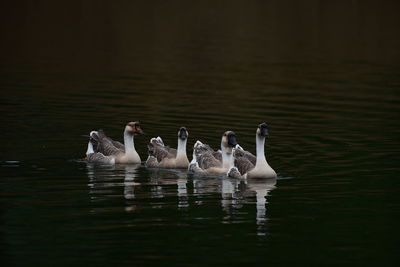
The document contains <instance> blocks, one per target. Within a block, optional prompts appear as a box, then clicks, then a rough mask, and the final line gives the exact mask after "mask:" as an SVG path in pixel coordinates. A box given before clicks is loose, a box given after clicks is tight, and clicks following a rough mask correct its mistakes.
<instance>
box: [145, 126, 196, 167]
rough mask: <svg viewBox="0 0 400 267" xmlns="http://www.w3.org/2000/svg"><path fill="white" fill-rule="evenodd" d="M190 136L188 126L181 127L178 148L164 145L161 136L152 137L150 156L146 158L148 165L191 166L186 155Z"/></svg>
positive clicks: (149, 149) (149, 147) (149, 148)
mask: <svg viewBox="0 0 400 267" xmlns="http://www.w3.org/2000/svg"><path fill="white" fill-rule="evenodd" d="M188 136H189V134H188V132H187V131H186V128H184V127H181V128H180V129H179V131H178V148H177V149H174V148H170V147H168V146H166V145H164V142H163V141H162V139H161V137H157V138H152V139H151V140H150V143H149V145H148V152H149V157H148V158H147V160H146V164H145V165H146V167H152V168H177V169H187V167H188V166H189V160H188V158H187V155H186V143H187V138H188Z"/></svg>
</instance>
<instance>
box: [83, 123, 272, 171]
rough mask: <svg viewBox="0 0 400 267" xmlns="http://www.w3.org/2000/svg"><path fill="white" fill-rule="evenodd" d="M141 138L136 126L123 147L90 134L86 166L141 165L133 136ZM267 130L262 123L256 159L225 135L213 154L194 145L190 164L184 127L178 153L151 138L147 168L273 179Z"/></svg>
mask: <svg viewBox="0 0 400 267" xmlns="http://www.w3.org/2000/svg"><path fill="white" fill-rule="evenodd" d="M142 134H144V133H143V131H142V129H141V128H140V124H139V122H129V123H128V124H127V125H126V126H125V130H124V144H122V143H120V142H118V141H114V140H112V139H111V138H109V137H107V136H106V135H105V133H104V132H103V131H102V130H98V131H92V132H90V134H89V143H88V147H87V151H86V158H85V160H87V161H88V162H94V163H102V164H129V163H136V164H140V163H141V159H140V156H139V154H138V153H137V152H136V149H135V142H134V136H135V135H142ZM267 136H268V126H267V124H266V123H261V124H260V125H258V127H257V131H256V152H257V153H256V156H254V155H253V154H252V153H250V152H248V151H246V150H244V149H243V148H242V147H241V146H240V145H239V144H238V143H237V142H236V135H235V133H234V132H232V131H226V132H225V133H224V134H223V136H222V138H221V149H220V150H217V151H215V150H213V149H212V148H211V147H210V146H209V145H207V144H203V143H202V142H200V141H197V142H196V143H195V144H194V147H193V159H192V161H191V162H189V160H188V157H187V155H186V143H187V139H188V137H189V133H188V131H187V130H186V128H185V127H181V128H180V129H179V131H178V147H177V149H174V148H170V147H168V146H166V145H165V144H164V142H163V140H162V139H161V137H157V138H152V139H151V140H150V142H149V144H148V155H149V156H148V158H147V160H146V163H145V166H146V167H149V168H178V169H187V170H188V171H191V172H193V173H201V174H225V175H227V176H228V177H232V178H276V177H277V175H276V172H275V171H274V170H273V169H272V168H271V167H270V166H269V164H268V162H267V160H266V158H265V153H264V146H265V138H266V137H267Z"/></svg>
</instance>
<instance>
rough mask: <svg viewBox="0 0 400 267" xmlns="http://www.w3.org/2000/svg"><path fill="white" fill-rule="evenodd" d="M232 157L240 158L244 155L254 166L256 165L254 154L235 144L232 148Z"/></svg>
mask: <svg viewBox="0 0 400 267" xmlns="http://www.w3.org/2000/svg"><path fill="white" fill-rule="evenodd" d="M233 157H234V158H235V159H236V158H240V157H244V158H246V159H247V160H249V161H250V162H251V164H253V165H254V166H255V165H256V160H257V158H256V156H254V155H253V154H251V153H250V152H249V151H246V150H244V149H243V148H242V147H241V146H239V145H237V146H236V148H234V149H233Z"/></svg>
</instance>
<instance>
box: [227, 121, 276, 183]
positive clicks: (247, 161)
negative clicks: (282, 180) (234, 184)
mask: <svg viewBox="0 0 400 267" xmlns="http://www.w3.org/2000/svg"><path fill="white" fill-rule="evenodd" d="M268 135H269V132H268V125H267V124H266V123H265V122H264V123H261V124H260V125H258V127H257V131H256V152H257V153H256V155H257V156H254V155H253V154H251V153H250V152H248V151H245V150H244V149H243V148H242V147H240V146H239V145H238V146H236V147H235V148H234V151H233V157H234V159H235V167H233V168H231V169H230V170H229V171H228V174H227V175H228V176H229V177H234V178H276V172H275V171H274V170H273V169H272V168H271V166H269V164H268V162H267V160H266V158H265V154H264V145H265V138H266V137H267V136H268Z"/></svg>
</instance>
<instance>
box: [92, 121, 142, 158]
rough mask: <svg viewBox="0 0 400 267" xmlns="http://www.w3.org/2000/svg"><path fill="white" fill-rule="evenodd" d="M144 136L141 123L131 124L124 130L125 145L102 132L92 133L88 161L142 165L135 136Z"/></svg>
mask: <svg viewBox="0 0 400 267" xmlns="http://www.w3.org/2000/svg"><path fill="white" fill-rule="evenodd" d="M135 134H144V133H143V131H142V129H141V128H140V124H139V122H129V123H128V124H127V125H126V126H125V130H124V144H121V143H120V142H118V141H114V140H112V139H111V138H109V137H107V136H106V135H105V133H104V132H103V131H102V130H99V131H92V132H90V137H89V143H88V149H87V151H86V159H87V160H88V161H89V162H98V163H110V164H114V163H141V159H140V156H139V154H138V153H137V152H136V149H135V143H134V135H135Z"/></svg>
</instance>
